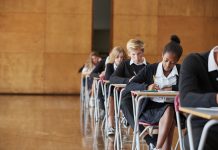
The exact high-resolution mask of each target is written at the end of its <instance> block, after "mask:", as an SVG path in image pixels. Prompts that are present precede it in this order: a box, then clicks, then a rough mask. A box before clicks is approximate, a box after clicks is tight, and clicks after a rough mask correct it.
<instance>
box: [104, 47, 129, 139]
mask: <svg viewBox="0 0 218 150" xmlns="http://www.w3.org/2000/svg"><path fill="white" fill-rule="evenodd" d="M125 59H127V55H126V52H125V50H124V49H123V48H122V47H120V46H117V47H114V48H113V49H112V51H111V52H110V55H109V59H108V63H107V64H106V71H105V80H109V78H110V76H111V74H112V73H113V72H114V71H115V70H116V69H117V67H118V65H119V64H120V63H121V62H122V61H123V60H125ZM107 91H108V90H107ZM109 98H110V101H109V102H110V103H109V110H108V112H109V114H108V124H109V125H108V130H107V134H108V135H112V134H114V98H113V96H112V94H111V93H110V97H109Z"/></svg>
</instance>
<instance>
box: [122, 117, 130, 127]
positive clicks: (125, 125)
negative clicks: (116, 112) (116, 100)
mask: <svg viewBox="0 0 218 150" xmlns="http://www.w3.org/2000/svg"><path fill="white" fill-rule="evenodd" d="M121 123H122V124H123V127H124V128H128V126H129V123H128V122H127V120H126V118H125V117H124V115H123V116H122V119H121Z"/></svg>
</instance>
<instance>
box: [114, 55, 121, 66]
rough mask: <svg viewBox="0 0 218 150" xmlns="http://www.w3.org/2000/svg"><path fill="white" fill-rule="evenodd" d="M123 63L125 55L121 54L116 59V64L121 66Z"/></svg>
mask: <svg viewBox="0 0 218 150" xmlns="http://www.w3.org/2000/svg"><path fill="white" fill-rule="evenodd" d="M122 61H123V53H119V54H118V56H117V57H116V58H115V60H114V63H115V64H116V65H119V64H120V63H121V62H122Z"/></svg>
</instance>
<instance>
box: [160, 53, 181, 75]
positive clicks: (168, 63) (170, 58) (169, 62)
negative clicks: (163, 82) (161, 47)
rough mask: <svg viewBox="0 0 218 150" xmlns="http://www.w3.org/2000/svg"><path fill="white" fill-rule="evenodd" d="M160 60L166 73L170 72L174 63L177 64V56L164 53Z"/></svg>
mask: <svg viewBox="0 0 218 150" xmlns="http://www.w3.org/2000/svg"><path fill="white" fill-rule="evenodd" d="M162 58H163V60H162V63H163V69H164V71H166V72H169V71H171V70H172V69H173V67H174V66H175V65H176V63H177V62H178V58H177V56H176V55H175V54H173V53H168V52H166V53H165V54H163V56H162Z"/></svg>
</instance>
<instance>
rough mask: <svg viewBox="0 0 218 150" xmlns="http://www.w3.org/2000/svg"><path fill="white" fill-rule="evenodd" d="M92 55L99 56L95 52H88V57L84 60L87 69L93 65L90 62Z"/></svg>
mask: <svg viewBox="0 0 218 150" xmlns="http://www.w3.org/2000/svg"><path fill="white" fill-rule="evenodd" d="M92 56H97V57H99V56H98V55H97V53H95V52H91V53H90V54H89V57H88V59H87V60H86V63H85V67H86V68H88V69H91V68H93V67H94V66H95V65H94V64H93V62H92Z"/></svg>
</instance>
